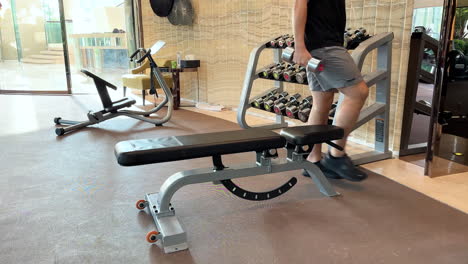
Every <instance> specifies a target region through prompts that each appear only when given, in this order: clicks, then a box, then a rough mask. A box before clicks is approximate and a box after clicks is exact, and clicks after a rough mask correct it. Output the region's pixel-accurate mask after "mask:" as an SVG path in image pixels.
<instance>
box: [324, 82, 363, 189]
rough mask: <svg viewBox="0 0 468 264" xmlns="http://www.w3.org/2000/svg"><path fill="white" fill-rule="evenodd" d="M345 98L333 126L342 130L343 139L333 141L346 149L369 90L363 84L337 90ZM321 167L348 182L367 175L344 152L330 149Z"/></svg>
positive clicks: (359, 179)
mask: <svg viewBox="0 0 468 264" xmlns="http://www.w3.org/2000/svg"><path fill="white" fill-rule="evenodd" d="M339 91H340V92H341V93H343V94H344V96H345V98H344V100H343V101H342V102H341V104H340V107H339V109H337V111H336V114H335V125H336V126H339V127H341V128H343V129H344V137H343V139H340V140H336V141H334V143H335V144H337V145H339V146H341V147H343V148H344V149H345V148H346V140H347V138H348V136H349V134H350V133H351V132H352V131H353V128H354V126H355V125H356V121H357V120H358V118H359V114H360V113H361V109H362V107H363V106H364V103H365V101H366V99H367V96H368V94H369V88H368V87H367V85H366V83H365V82H363V81H362V82H360V83H358V84H356V85H353V86H350V87H346V88H341V89H339ZM322 165H323V166H324V167H325V168H326V169H329V170H332V171H333V172H335V173H336V174H338V175H339V176H340V177H341V178H345V179H347V180H350V181H362V180H364V179H366V178H367V175H366V174H365V173H364V172H362V171H360V170H358V169H357V168H356V166H354V164H353V162H352V161H351V159H350V158H349V157H348V156H347V155H346V151H339V150H337V149H335V148H331V150H330V152H329V154H328V155H327V156H326V157H325V159H324V160H323V161H322Z"/></svg>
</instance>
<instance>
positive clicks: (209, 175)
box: [146, 161, 339, 253]
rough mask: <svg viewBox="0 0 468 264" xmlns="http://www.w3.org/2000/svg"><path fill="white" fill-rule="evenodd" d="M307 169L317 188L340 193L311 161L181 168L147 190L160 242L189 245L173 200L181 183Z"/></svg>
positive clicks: (170, 248) (173, 247) (168, 246)
mask: <svg viewBox="0 0 468 264" xmlns="http://www.w3.org/2000/svg"><path fill="white" fill-rule="evenodd" d="M300 169H306V170H307V171H308V172H309V173H310V175H312V180H313V181H314V183H315V185H316V186H317V188H318V189H319V190H320V192H322V193H323V194H324V195H326V196H328V197H332V196H337V195H339V193H338V192H336V191H335V190H334V189H333V186H332V185H331V184H330V182H329V181H328V179H327V178H326V177H325V175H323V173H322V172H321V171H320V169H319V168H318V167H317V166H316V165H314V164H313V163H311V162H308V161H296V162H287V163H282V164H270V165H262V166H258V165H257V164H251V163H250V164H244V165H237V166H230V167H229V168H228V169H225V170H219V171H213V168H205V169H195V170H189V171H183V172H178V173H176V174H174V175H172V176H170V177H169V178H168V179H167V180H166V181H165V182H164V183H163V185H162V186H161V189H160V191H159V193H154V194H147V195H146V201H147V203H148V206H147V207H148V208H149V210H150V213H151V215H152V216H153V219H154V222H155V224H156V227H157V229H158V232H159V233H160V240H161V246H162V248H163V249H164V252H165V253H170V252H175V251H180V250H184V249H187V248H188V245H187V234H186V232H185V231H184V230H183V228H182V225H181V224H180V222H179V220H178V219H177V217H176V214H175V209H174V207H173V205H172V204H171V199H172V197H173V196H174V194H175V193H176V192H177V191H178V190H179V189H180V188H182V187H184V186H187V185H191V184H198V183H204V182H219V181H221V180H228V179H236V178H243V177H250V176H257V175H265V174H273V173H280V172H286V171H293V170H300Z"/></svg>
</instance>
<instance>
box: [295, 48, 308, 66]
mask: <svg viewBox="0 0 468 264" xmlns="http://www.w3.org/2000/svg"><path fill="white" fill-rule="evenodd" d="M310 59H312V55H310V53H309V51H307V49H306V48H298V47H296V49H295V50H294V57H293V61H294V62H295V63H297V64H299V65H301V66H304V67H306V66H307V63H308V62H309V60H310Z"/></svg>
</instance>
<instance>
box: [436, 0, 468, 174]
mask: <svg viewBox="0 0 468 264" xmlns="http://www.w3.org/2000/svg"><path fill="white" fill-rule="evenodd" d="M467 2H468V1H465V2H463V1H458V3H457V8H456V10H455V21H454V26H453V27H452V28H453V32H452V34H451V38H450V42H449V49H448V53H447V56H446V67H445V73H444V82H443V84H442V91H441V97H440V104H439V108H440V111H439V118H438V124H439V127H440V128H439V132H440V134H439V137H438V138H437V139H438V142H436V143H437V144H435V145H434V155H435V156H437V157H439V158H442V159H445V160H449V161H453V162H455V163H457V164H456V165H453V166H452V167H456V168H457V171H456V172H461V171H468V28H467V27H468V3H467ZM432 172H433V175H431V176H439V175H444V174H447V173H453V172H445V171H439V170H433V171H432Z"/></svg>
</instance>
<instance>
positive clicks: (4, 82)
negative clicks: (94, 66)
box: [0, 61, 128, 93]
mask: <svg viewBox="0 0 468 264" xmlns="http://www.w3.org/2000/svg"><path fill="white" fill-rule="evenodd" d="M91 71H93V72H95V73H96V74H97V75H99V76H100V77H102V78H104V79H106V80H108V81H109V82H111V83H113V84H115V85H116V86H117V87H121V85H122V81H121V76H122V75H123V74H125V73H127V71H128V70H127V69H101V70H91ZM71 81H72V91H73V93H95V92H96V88H94V83H93V82H92V80H90V79H89V78H87V77H86V76H85V75H84V74H82V73H81V72H80V69H77V68H74V67H72V68H71ZM0 90H3V91H5V90H6V91H11V90H16V91H67V81H66V76H65V66H64V65H63V64H45V65H40V64H27V63H19V62H18V61H3V62H0Z"/></svg>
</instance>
